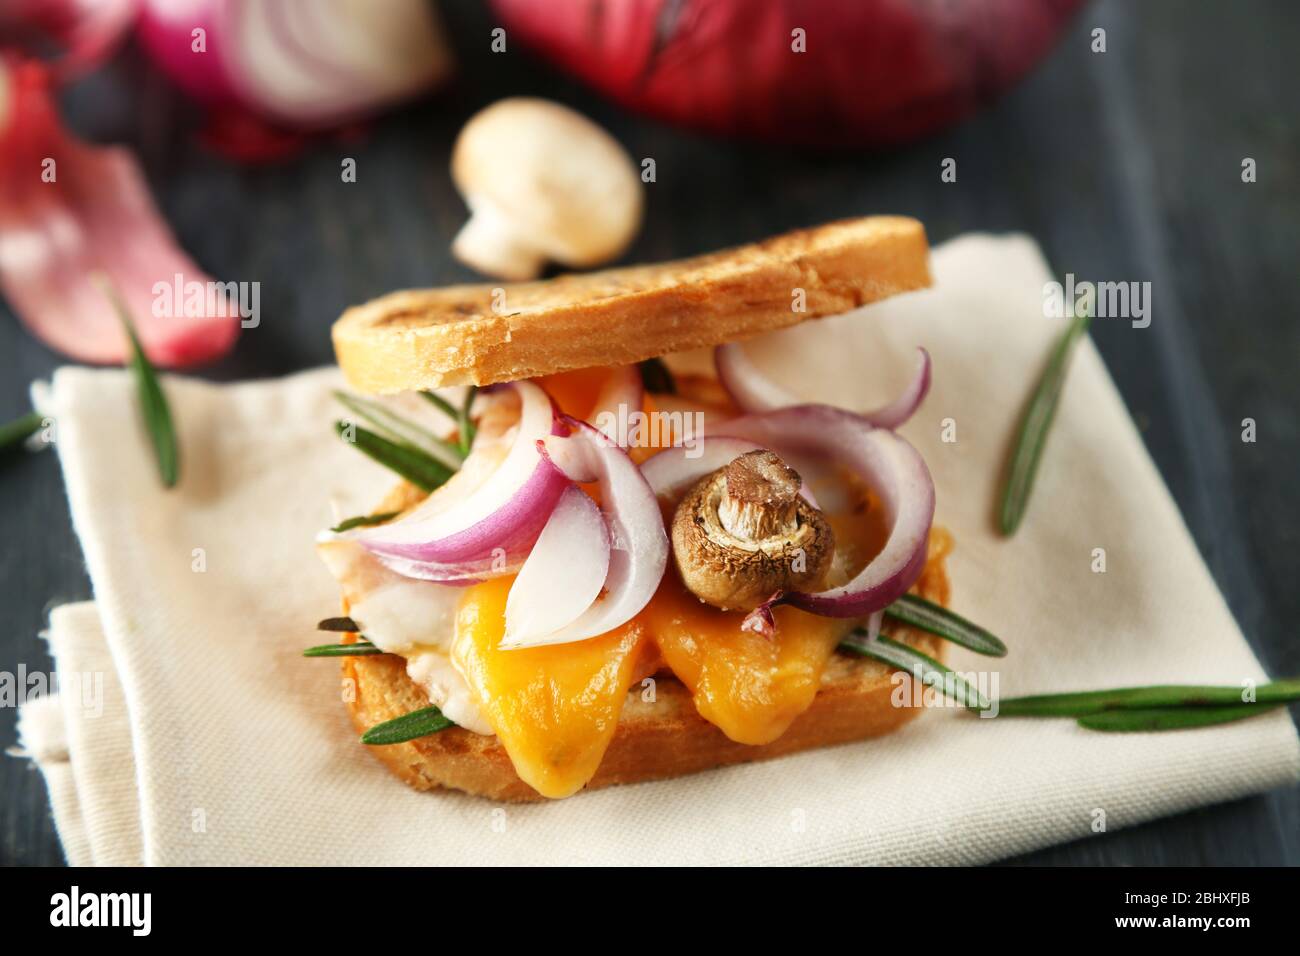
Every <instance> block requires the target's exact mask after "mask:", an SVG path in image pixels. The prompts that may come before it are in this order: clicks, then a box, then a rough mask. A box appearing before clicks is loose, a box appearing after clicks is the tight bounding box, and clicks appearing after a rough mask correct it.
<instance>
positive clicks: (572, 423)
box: [501, 416, 668, 647]
mask: <svg viewBox="0 0 1300 956" xmlns="http://www.w3.org/2000/svg"><path fill="white" fill-rule="evenodd" d="M563 421H564V423H565V424H567V425H568V426H569V427H570V428H572V429H573V434H572V435H571V436H569V437H567V438H564V437H551V438H547V439H546V440H545V442H544V445H545V449H546V454H547V455H548V456H549V457H550V459H551V460H552V461H554V462H555V464H556V466H557V467H559V468H561V469H563V470H564V473H565V475H566V476H567V477H568V478H570V479H572V480H573V481H589V480H592V479H594V480H596V481H599V482H600V502H601V506H600V507H601V511H602V512H603V513H604V516H605V522H606V524H607V525H608V528H609V538H610V553H609V573H608V574H607V575H606V577H605V582H604V588H603V593H602V594H601V596H600V597H599V598H598V599H597V600H596V601H595V603H593V604H592V605H591V607H589V608H588V609H587V610H586V611H584V612H583V613H582V615H581V616H579V617H578V619H577V620H575V621H573V622H572V623H571V624H569V625H567V626H566V627H562V628H560V629H559V630H557V631H553V632H551V633H550V634H547V635H544V636H543V637H541V638H539V639H534V640H533V641H531V642H530V644H529V646H531V647H536V646H540V645H544V644H566V643H571V642H573V641H582V640H586V639H587V638H589V637H595V636H596V635H598V634H604V633H606V632H608V631H612V630H613V629H614V628H616V627H618V626H619V625H621V624H625V623H626V622H627V621H629V620H631V619H632V618H633V617H635V616H636V614H637V613H639V612H640V610H641V609H642V608H643V607H645V606H646V605H647V604H648V603H650V599H651V598H652V597H654V593H655V590H656V589H657V588H658V587H659V582H660V580H662V578H663V575H664V568H666V567H667V565H668V534H667V532H665V531H664V522H663V516H662V515H661V514H660V511H659V503H658V502H657V501H656V500H655V495H654V492H653V491H652V490H651V489H650V485H649V484H647V483H646V480H645V478H644V477H642V475H641V470H640V469H639V468H637V466H636V465H635V464H634V463H633V461H632V459H631V458H629V457H628V456H627V452H625V451H623V450H622V449H621V448H619V447H618V446H617V445H616V444H615V443H614V442H612V441H611V440H610V439H609V438H607V437H606V436H605V435H604V434H603V433H602V432H601V431H599V430H598V429H596V428H595V427H593V426H592V425H588V424H587V423H586V422H581V421H578V420H577V419H576V418H570V417H568V416H565V417H564V419H563ZM501 646H502V647H506V646H508V645H506V644H505V643H504V642H503V643H502V645H501Z"/></svg>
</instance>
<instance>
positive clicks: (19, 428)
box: [0, 412, 45, 452]
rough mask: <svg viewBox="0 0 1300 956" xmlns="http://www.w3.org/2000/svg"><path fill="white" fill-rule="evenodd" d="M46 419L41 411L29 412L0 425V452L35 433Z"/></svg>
mask: <svg viewBox="0 0 1300 956" xmlns="http://www.w3.org/2000/svg"><path fill="white" fill-rule="evenodd" d="M44 421H45V418H44V417H43V416H42V415H41V413H40V412H29V413H28V414H26V415H24V416H23V417H22V418H16V419H14V420H13V421H11V422H5V424H3V425H0V452H3V451H8V450H9V449H10V448H13V447H15V446H16V445H19V444H21V443H22V442H24V441H26V440H27V439H28V438H30V437H31V436H32V435H35V434H36V433H37V432H38V431H39V430H40V427H41V423H42V422H44Z"/></svg>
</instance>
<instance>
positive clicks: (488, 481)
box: [351, 382, 569, 583]
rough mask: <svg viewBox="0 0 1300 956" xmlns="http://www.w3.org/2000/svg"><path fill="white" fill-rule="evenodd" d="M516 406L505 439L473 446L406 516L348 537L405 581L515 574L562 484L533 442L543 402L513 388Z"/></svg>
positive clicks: (535, 390)
mask: <svg viewBox="0 0 1300 956" xmlns="http://www.w3.org/2000/svg"><path fill="white" fill-rule="evenodd" d="M506 388H508V389H512V390H514V391H515V392H516V393H517V394H518V396H519V399H520V408H519V421H518V423H517V424H516V425H515V426H514V429H513V436H512V437H511V436H509V435H507V437H506V439H505V440H507V441H508V442H509V444H508V450H504V455H503V454H502V451H503V448H502V442H501V441H498V442H495V443H494V442H484V443H483V444H482V445H481V446H480V443H479V442H478V441H476V442H475V445H474V450H473V451H472V452H471V453H470V455H469V457H468V458H467V459H466V460H465V464H464V465H463V466H462V468H461V472H460V473H458V474H457V475H456V476H454V477H453V478H452V480H451V481H449V482H448V483H447V485H445V486H443V487H442V488H440V489H439V490H438V491H436V492H434V493H433V494H431V495H430V496H429V497H428V498H426V499H425V500H424V502H422V503H421V504H420V505H419V506H418V507H416V508H415V509H414V510H413V511H411V513H410V514H408V515H407V516H406V517H404V518H402V519H401V520H399V521H395V522H392V523H391V524H385V525H379V526H377V527H374V528H367V529H363V530H361V531H357V532H351V534H352V535H353V536H354V537H355V538H356V540H358V541H359V542H361V544H362V545H364V546H365V547H366V548H367V549H369V550H370V551H371V552H373V553H374V554H376V555H378V556H379V558H380V560H382V561H384V563H385V564H387V565H388V566H389V567H390V568H392V569H393V570H394V571H397V572H398V573H399V574H404V575H406V576H408V577H418V578H423V579H424V580H429V581H443V582H446V583H455V582H460V583H468V582H469V581H471V580H479V579H481V578H486V577H498V576H500V575H503V574H508V573H510V572H511V571H513V570H514V569H516V568H518V567H519V566H520V565H521V564H522V562H523V559H524V558H525V557H526V556H527V554H528V550H529V549H530V548H531V547H532V545H533V542H535V541H536V540H537V537H538V535H540V534H541V532H542V528H543V527H544V526H545V525H546V521H547V519H548V518H549V517H550V515H551V511H552V510H553V509H554V508H555V504H556V502H557V501H558V500H559V497H560V495H561V494H562V493H563V491H564V489H565V488H567V487H569V482H568V480H567V479H566V478H565V477H564V475H563V474H561V473H560V471H559V470H558V469H557V468H556V467H555V466H554V465H552V464H551V463H550V461H548V460H547V459H545V458H543V457H542V456H541V455H540V454H539V453H538V450H537V443H538V442H539V441H540V440H541V439H542V438H544V437H546V436H547V435H549V434H551V432H552V431H553V430H554V428H555V416H554V411H553V409H552V406H551V400H550V398H548V397H547V395H546V393H545V392H544V391H542V390H541V388H539V387H538V386H537V385H534V384H533V383H532V382H514V383H512V384H510V385H509V386H506Z"/></svg>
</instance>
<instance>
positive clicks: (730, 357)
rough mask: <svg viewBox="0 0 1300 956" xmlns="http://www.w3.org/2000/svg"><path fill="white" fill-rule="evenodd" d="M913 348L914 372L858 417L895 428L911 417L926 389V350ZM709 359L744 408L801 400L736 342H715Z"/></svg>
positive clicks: (763, 408)
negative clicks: (881, 402)
mask: <svg viewBox="0 0 1300 956" xmlns="http://www.w3.org/2000/svg"><path fill="white" fill-rule="evenodd" d="M916 351H917V363H916V373H915V374H914V375H913V376H912V379H911V381H910V382H908V384H907V387H906V388H905V389H903V391H902V392H900V393H899V395H898V397H897V398H895V399H894V400H893V401H892V402H889V403H888V404H887V405H882V406H881V407H880V408H877V409H876V410H874V411H870V412H862V413H861V417H862V418H864V419H866V420H867V421H868V422H869V423H870V424H872V425H874V426H875V427H876V428H890V429H893V428H898V427H899V426H900V425H902V424H903V423H904V422H906V421H907V420H908V419H909V418H911V417H912V415H913V414H914V413H915V412H916V410H917V408H919V407H920V405H921V402H923V401H924V400H925V396H926V395H927V394H928V393H929V391H930V379H931V361H930V353H929V352H927V351H926V350H925V349H923V348H917V350H916ZM713 361H714V365H715V366H716V368H717V370H718V381H719V382H721V383H722V387H723V388H725V389H726V390H727V394H728V395H730V396H731V400H732V401H733V402H735V403H736V405H738V406H739V407H740V408H742V409H743V410H745V411H747V412H766V411H772V410H775V409H778V408H786V407H788V406H791V405H799V404H801V401H800V400H799V399H798V398H795V397H794V396H793V395H791V394H790V393H789V392H787V391H786V390H785V389H783V388H781V386H780V385H777V384H776V383H775V382H773V381H772V380H771V379H769V378H767V377H766V376H764V375H763V373H762V372H760V371H759V370H758V368H757V367H756V366H755V365H754V363H753V362H752V361H751V360H750V358H749V356H748V355H746V354H745V352H744V349H743V348H742V347H741V344H740V343H739V342H730V343H728V344H726V345H719V346H718V347H717V348H716V349H714V352H713Z"/></svg>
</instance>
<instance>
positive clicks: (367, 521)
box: [330, 511, 401, 534]
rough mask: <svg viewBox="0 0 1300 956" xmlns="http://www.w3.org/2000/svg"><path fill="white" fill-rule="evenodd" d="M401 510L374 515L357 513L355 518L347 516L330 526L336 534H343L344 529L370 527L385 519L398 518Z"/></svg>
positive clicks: (381, 522)
mask: <svg viewBox="0 0 1300 956" xmlns="http://www.w3.org/2000/svg"><path fill="white" fill-rule="evenodd" d="M399 514H401V512H400V511H384V512H381V513H380V514H374V515H357V516H356V517H355V518H345V519H344V520H343V521H340V522H339V523H338V524H336V525H335V526H334V527H332V528H330V530H331V531H333V532H334V533H335V534H341V533H342V532H344V531H351V530H352V529H353V528H369V527H370V526H371V525H376V524H383V523H384V522H385V521H391V520H392V519H393V518H396V517H397V516H398V515H399Z"/></svg>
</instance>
